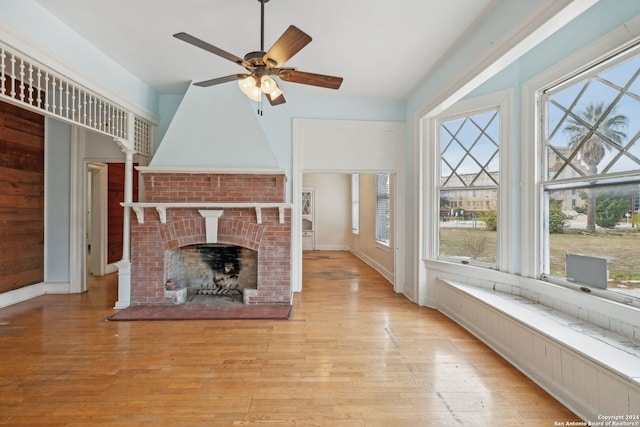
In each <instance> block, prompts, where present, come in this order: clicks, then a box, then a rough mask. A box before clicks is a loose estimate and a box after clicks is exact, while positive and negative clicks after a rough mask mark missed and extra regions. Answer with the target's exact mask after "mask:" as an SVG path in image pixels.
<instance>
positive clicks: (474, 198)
mask: <svg viewBox="0 0 640 427" xmlns="http://www.w3.org/2000/svg"><path fill="white" fill-rule="evenodd" d="M499 137H500V119H499V115H498V110H495V109H492V110H488V111H485V112H482V113H477V114H474V115H470V116H467V117H462V118H456V119H453V120H447V121H444V122H442V124H441V126H440V173H441V174H440V226H439V252H438V254H439V256H440V257H444V258H455V259H460V260H474V261H477V262H480V263H489V264H496V263H497V247H496V246H497V231H496V230H497V198H498V183H499V182H500V173H499V161H500V157H499Z"/></svg>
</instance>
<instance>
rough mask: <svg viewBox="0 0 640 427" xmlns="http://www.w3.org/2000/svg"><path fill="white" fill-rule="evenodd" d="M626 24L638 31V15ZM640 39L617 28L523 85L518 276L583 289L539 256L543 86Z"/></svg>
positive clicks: (610, 295) (637, 303)
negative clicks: (548, 269) (523, 205)
mask: <svg viewBox="0 0 640 427" xmlns="http://www.w3.org/2000/svg"><path fill="white" fill-rule="evenodd" d="M628 26H629V27H631V28H635V29H636V30H637V31H636V34H638V32H640V20H635V21H633V22H630V23H628ZM639 42H640V37H637V36H636V37H632V38H631V39H630V38H629V28H627V27H619V28H618V29H616V30H614V31H612V32H610V33H608V34H607V35H606V36H604V37H602V38H600V39H598V40H597V41H595V42H593V43H591V44H589V45H587V46H586V47H585V48H583V49H581V50H579V51H577V52H576V53H574V54H573V55H570V56H569V57H567V58H565V59H564V60H562V61H560V62H559V63H556V64H555V65H554V66H553V67H551V68H549V69H547V70H546V71H544V72H542V73H540V74H538V75H537V76H535V77H534V78H532V79H530V80H529V81H527V82H525V83H524V84H523V85H522V90H521V115H522V120H521V121H520V122H521V128H520V139H521V140H522V141H530V142H532V143H530V144H525V145H524V146H523V148H522V150H521V171H522V192H521V199H522V200H529V201H531V202H530V209H527V210H523V212H522V219H521V220H522V223H523V224H528V227H522V229H521V231H520V233H521V236H522V238H521V245H520V259H521V275H522V276H524V277H531V278H534V279H540V280H542V281H545V282H548V283H552V284H555V285H561V286H562V287H564V288H569V289H574V290H579V291H582V289H581V288H583V287H584V286H583V285H579V284H576V283H573V282H570V281H567V280H562V279H559V278H557V277H553V276H550V275H548V274H545V273H544V262H543V261H544V260H545V259H546V257H547V254H546V252H545V250H546V248H545V245H544V241H543V233H544V227H545V224H544V222H545V221H544V220H545V216H544V215H543V213H544V212H543V206H545V203H544V188H543V187H542V183H543V182H544V181H545V179H546V169H544V167H542V166H543V165H544V163H542V161H543V159H544V156H546V151H545V150H544V148H545V147H544V145H543V144H541V143H540V141H541V135H540V131H541V120H542V115H541V110H542V108H541V96H542V94H543V92H544V91H545V90H546V89H547V88H549V87H551V86H553V85H554V84H557V83H559V82H562V81H565V80H567V79H568V78H570V77H572V76H577V75H579V74H581V73H583V72H584V71H586V70H587V69H589V68H592V67H593V66H595V65H597V64H599V63H602V62H603V61H605V60H606V59H607V58H609V57H612V56H615V55H616V54H619V53H621V52H623V51H625V50H627V49H628V48H629V47H631V46H633V45H635V44H637V43H639ZM589 294H590V295H591V296H596V297H600V298H602V299H603V300H610V301H615V302H618V303H623V304H625V305H628V306H633V307H635V308H638V307H640V299H633V298H631V297H629V296H627V295H624V294H618V293H616V292H612V291H608V290H600V289H595V288H594V289H590V293H589Z"/></svg>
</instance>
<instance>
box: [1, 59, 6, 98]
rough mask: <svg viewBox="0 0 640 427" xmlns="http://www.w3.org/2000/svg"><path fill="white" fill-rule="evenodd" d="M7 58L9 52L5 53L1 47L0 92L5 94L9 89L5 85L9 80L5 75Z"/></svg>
mask: <svg viewBox="0 0 640 427" xmlns="http://www.w3.org/2000/svg"><path fill="white" fill-rule="evenodd" d="M6 58H7V54H6V53H4V49H0V94H2V95H4V94H5V92H6V91H7V89H6V87H5V81H6V80H7V78H6V77H5V74H4V73H5V68H6V65H5V63H4V61H5V59H6Z"/></svg>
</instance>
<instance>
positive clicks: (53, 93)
mask: <svg viewBox="0 0 640 427" xmlns="http://www.w3.org/2000/svg"><path fill="white" fill-rule="evenodd" d="M51 78H52V80H53V82H52V83H51V96H50V97H49V105H51V112H52V113H53V114H55V113H56V95H57V94H56V86H57V84H58V83H57V82H56V77H55V76H52V77H51Z"/></svg>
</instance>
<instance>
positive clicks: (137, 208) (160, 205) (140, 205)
mask: <svg viewBox="0 0 640 427" xmlns="http://www.w3.org/2000/svg"><path fill="white" fill-rule="evenodd" d="M120 205H121V206H123V207H129V208H131V209H133V211H134V212H135V213H136V219H137V220H138V224H144V209H145V208H155V209H156V211H157V212H158V216H159V217H160V223H162V224H166V223H167V209H181V208H196V209H234V208H238V209H240V208H251V209H255V211H256V222H257V223H258V224H262V209H269V208H272V209H278V213H279V220H280V224H284V210H285V209H290V208H291V207H292V204H291V203H253V202H252V203H231V202H226V203H219V202H218V203H207V202H175V203H171V202H132V203H124V202H123V203H120Z"/></svg>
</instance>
